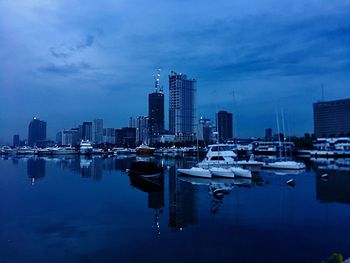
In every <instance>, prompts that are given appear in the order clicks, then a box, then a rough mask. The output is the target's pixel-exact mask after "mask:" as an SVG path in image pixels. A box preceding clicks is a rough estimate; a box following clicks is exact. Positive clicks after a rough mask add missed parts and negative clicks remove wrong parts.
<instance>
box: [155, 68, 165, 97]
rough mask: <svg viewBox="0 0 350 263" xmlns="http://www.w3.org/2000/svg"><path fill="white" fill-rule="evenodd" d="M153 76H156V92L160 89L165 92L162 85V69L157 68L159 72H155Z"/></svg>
mask: <svg viewBox="0 0 350 263" xmlns="http://www.w3.org/2000/svg"><path fill="white" fill-rule="evenodd" d="M153 78H154V87H155V89H156V92H158V90H159V91H160V92H163V87H161V86H160V69H157V73H156V74H153Z"/></svg>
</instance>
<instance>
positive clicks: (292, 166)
mask: <svg viewBox="0 0 350 263" xmlns="http://www.w3.org/2000/svg"><path fill="white" fill-rule="evenodd" d="M263 167H264V168H267V169H283V170H302V169H305V164H304V163H299V162H295V161H277V162H273V163H266V164H264V166H263Z"/></svg>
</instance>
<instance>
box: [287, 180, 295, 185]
mask: <svg viewBox="0 0 350 263" xmlns="http://www.w3.org/2000/svg"><path fill="white" fill-rule="evenodd" d="M287 184H288V185H290V186H295V181H294V179H289V180H288V181H287Z"/></svg>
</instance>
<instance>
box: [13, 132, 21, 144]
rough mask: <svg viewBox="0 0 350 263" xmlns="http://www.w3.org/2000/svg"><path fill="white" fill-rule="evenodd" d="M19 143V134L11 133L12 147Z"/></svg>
mask: <svg viewBox="0 0 350 263" xmlns="http://www.w3.org/2000/svg"><path fill="white" fill-rule="evenodd" d="M19 145H20V142H19V135H18V134H15V135H13V147H18V146H19Z"/></svg>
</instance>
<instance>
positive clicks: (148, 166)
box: [128, 161, 164, 235]
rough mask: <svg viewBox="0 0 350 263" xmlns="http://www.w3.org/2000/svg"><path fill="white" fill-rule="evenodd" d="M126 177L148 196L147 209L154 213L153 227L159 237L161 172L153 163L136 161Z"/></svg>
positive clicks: (162, 190) (162, 179)
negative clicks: (152, 210)
mask: <svg viewBox="0 0 350 263" xmlns="http://www.w3.org/2000/svg"><path fill="white" fill-rule="evenodd" d="M142 170H143V171H144V172H142ZM128 175H129V179H130V184H131V185H132V186H134V187H135V188H137V189H139V190H141V191H142V192H145V193H147V194H148V208H151V209H154V211H155V214H154V225H153V227H154V229H155V231H156V233H157V234H158V235H160V216H161V214H162V213H163V207H164V173H163V170H162V169H161V168H159V167H157V166H156V164H155V163H153V162H140V161H138V162H134V163H132V164H131V169H130V171H129V172H128Z"/></svg>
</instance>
